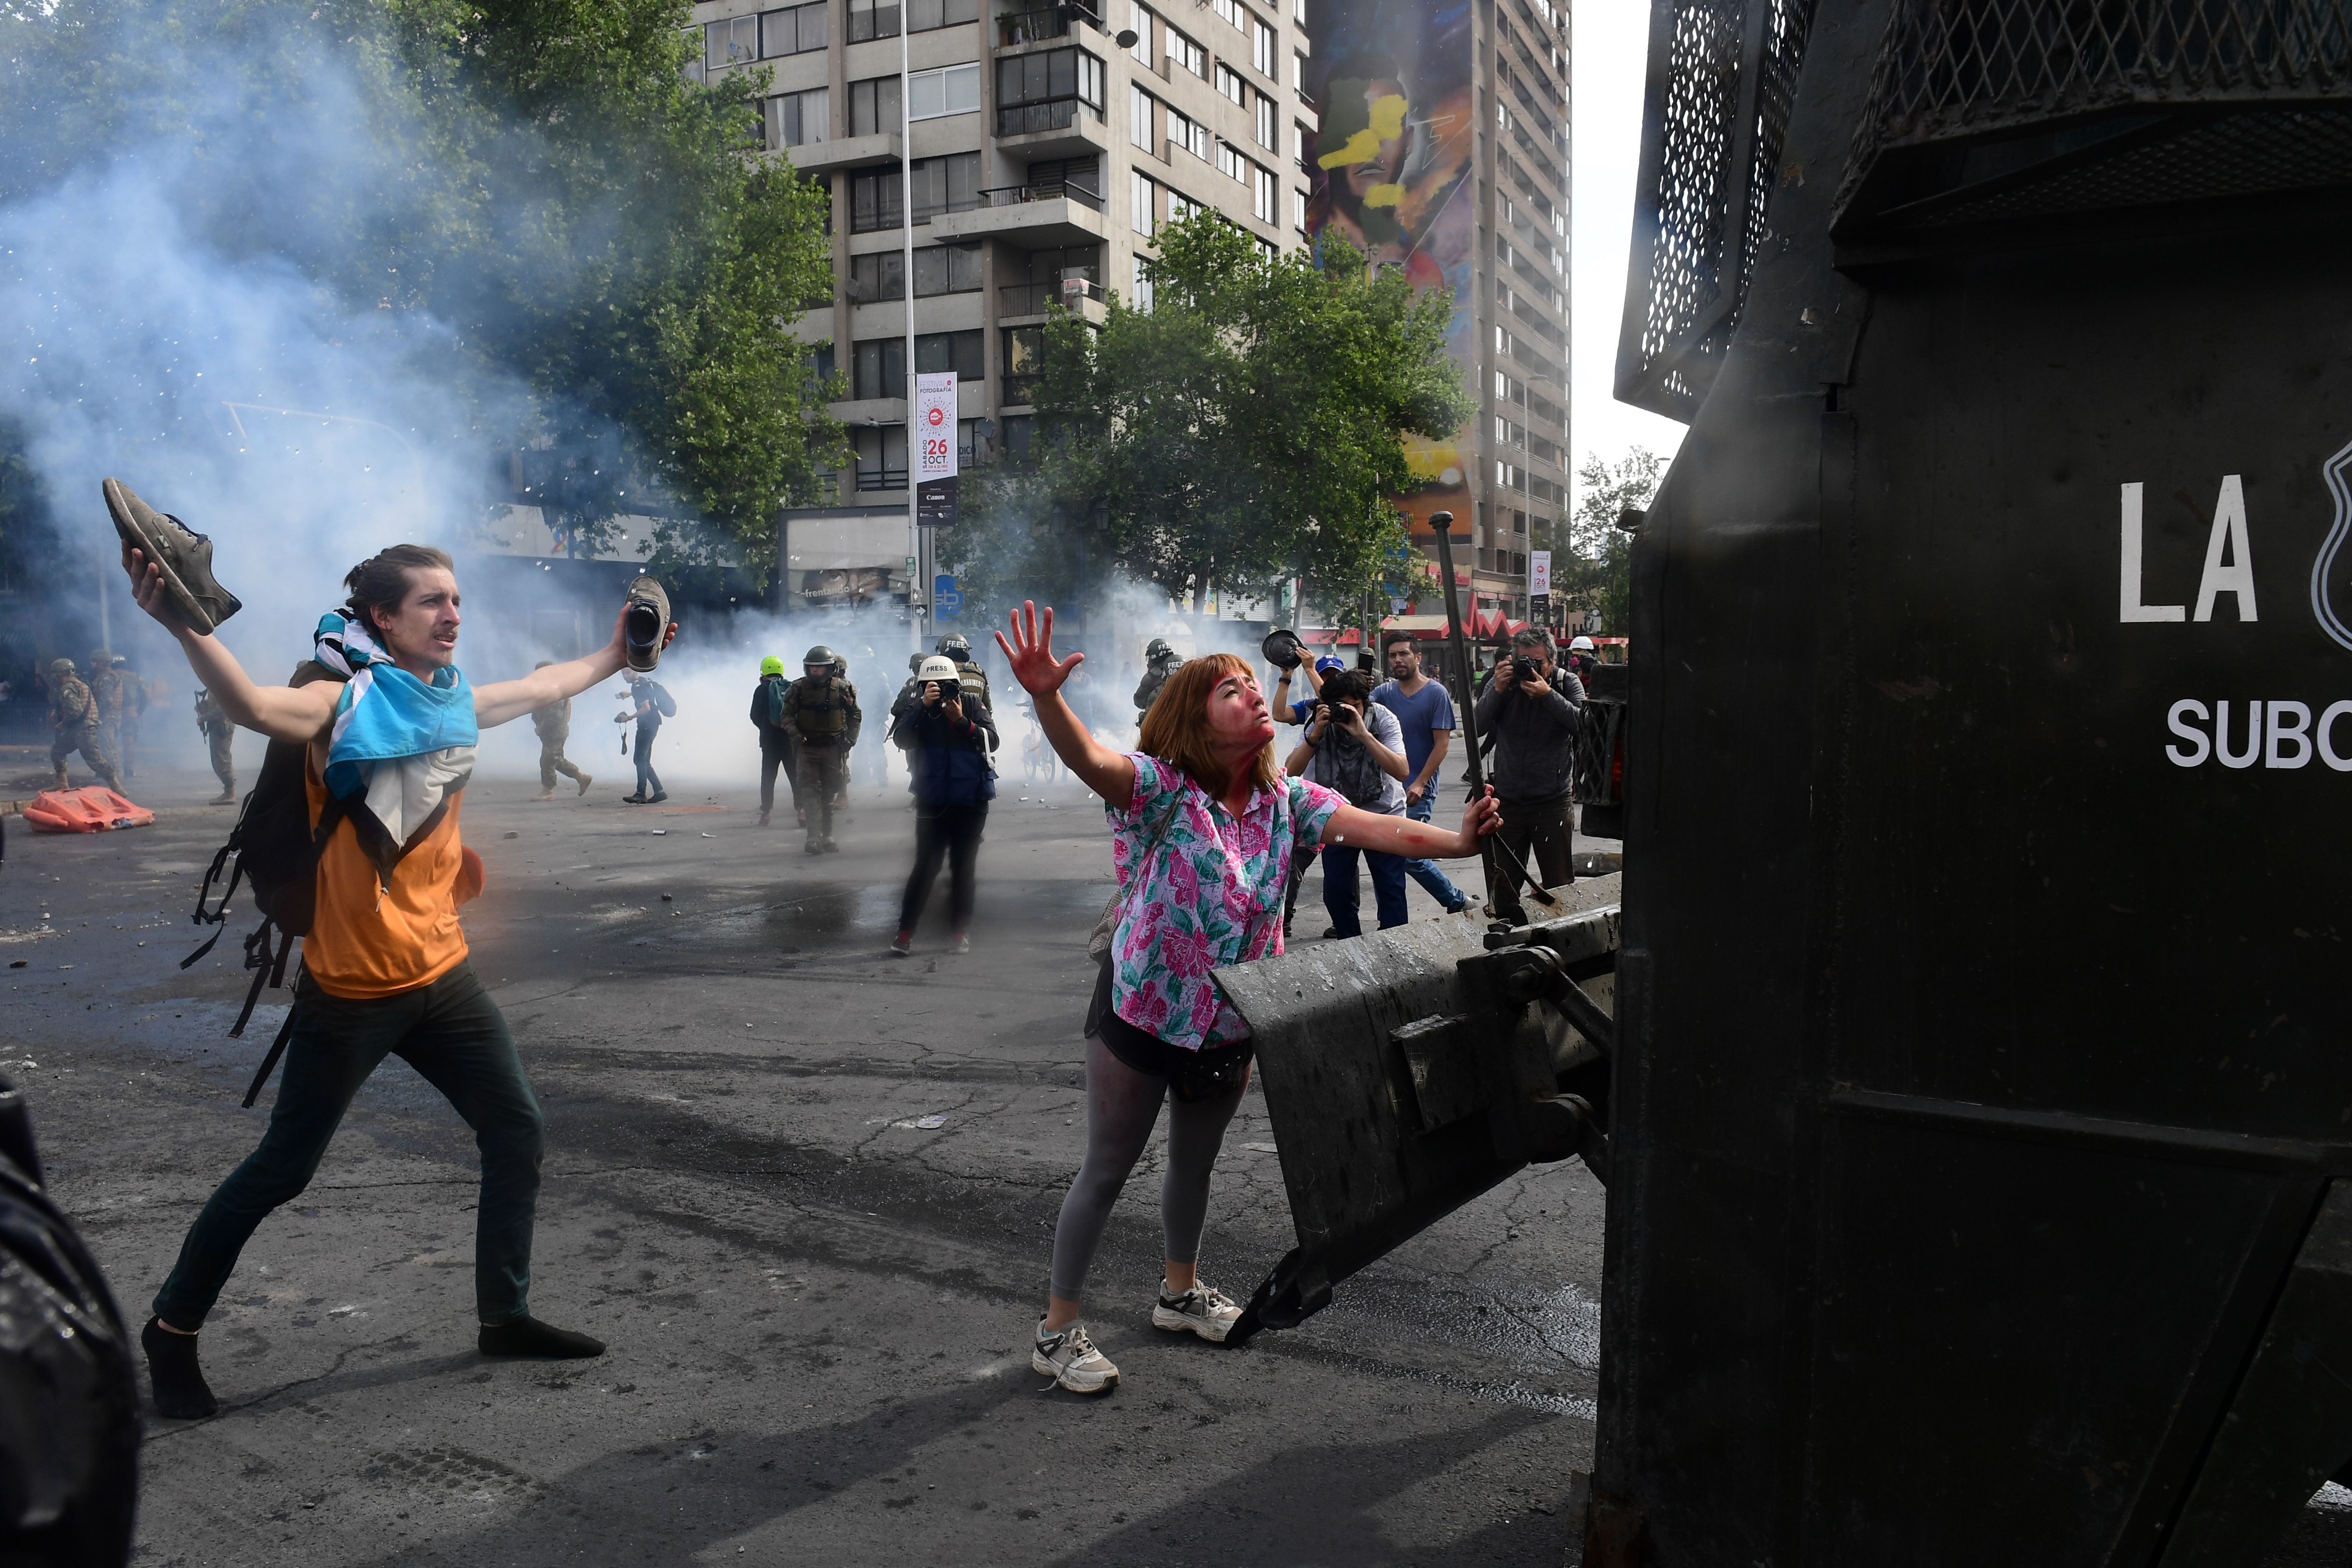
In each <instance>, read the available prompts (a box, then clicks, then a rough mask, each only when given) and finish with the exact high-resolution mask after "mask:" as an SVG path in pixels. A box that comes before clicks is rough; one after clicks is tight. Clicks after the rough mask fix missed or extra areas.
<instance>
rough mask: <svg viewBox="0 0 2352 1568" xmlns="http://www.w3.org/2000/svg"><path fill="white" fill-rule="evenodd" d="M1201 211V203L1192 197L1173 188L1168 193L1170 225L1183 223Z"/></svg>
mask: <svg viewBox="0 0 2352 1568" xmlns="http://www.w3.org/2000/svg"><path fill="white" fill-rule="evenodd" d="M1200 210H1201V204H1200V203H1199V202H1196V201H1194V200H1193V199H1192V197H1190V196H1188V195H1185V194H1184V193H1183V192H1181V191H1179V190H1176V189H1173V188H1172V187H1171V189H1170V191H1169V193H1168V221H1169V222H1170V223H1181V222H1182V221H1183V220H1184V219H1186V218H1188V217H1191V216H1192V215H1193V214H1194V213H1197V212H1199V211H1200Z"/></svg>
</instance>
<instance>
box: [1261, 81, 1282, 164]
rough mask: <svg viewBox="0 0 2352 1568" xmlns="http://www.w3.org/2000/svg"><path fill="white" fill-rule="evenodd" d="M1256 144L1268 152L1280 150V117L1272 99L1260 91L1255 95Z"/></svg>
mask: <svg viewBox="0 0 2352 1568" xmlns="http://www.w3.org/2000/svg"><path fill="white" fill-rule="evenodd" d="M1257 144H1258V145H1259V146H1261V147H1263V148H1265V150H1266V151H1267V152H1269V153H1279V152H1281V151H1282V117H1281V115H1279V114H1277V113H1276V112H1275V107H1274V100H1272V99H1270V98H1268V97H1266V95H1265V94H1264V93H1262V92H1261V93H1259V94H1258V95H1257Z"/></svg>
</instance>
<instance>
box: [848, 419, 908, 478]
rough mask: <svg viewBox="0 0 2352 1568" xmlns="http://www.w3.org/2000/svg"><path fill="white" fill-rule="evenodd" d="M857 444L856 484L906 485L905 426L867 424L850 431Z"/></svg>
mask: <svg viewBox="0 0 2352 1568" xmlns="http://www.w3.org/2000/svg"><path fill="white" fill-rule="evenodd" d="M853 439H854V440H855V442H856V447H857V488H858V489H861V490H903V489H906V488H907V427H906V426H904V425H883V426H873V425H867V426H860V427H859V428H858V429H857V430H856V432H854V434H853Z"/></svg>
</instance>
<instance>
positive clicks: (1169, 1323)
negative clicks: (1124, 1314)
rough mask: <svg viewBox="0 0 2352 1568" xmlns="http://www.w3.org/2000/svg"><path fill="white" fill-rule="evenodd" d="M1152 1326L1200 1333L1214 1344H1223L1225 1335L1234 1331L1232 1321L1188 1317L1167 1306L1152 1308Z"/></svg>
mask: <svg viewBox="0 0 2352 1568" xmlns="http://www.w3.org/2000/svg"><path fill="white" fill-rule="evenodd" d="M1151 1326H1152V1327H1153V1328H1155V1329H1165V1330H1167V1331H1169V1332H1170V1333H1171V1334H1198V1335H1200V1336H1201V1337H1202V1339H1204V1340H1206V1341H1208V1342H1210V1343H1211V1344H1213V1345H1221V1344H1223V1343H1224V1342H1225V1335H1226V1334H1228V1333H1230V1332H1232V1331H1233V1324H1231V1323H1206V1322H1202V1321H1201V1320H1200V1319H1198V1318H1188V1317H1186V1316H1185V1315H1184V1314H1183V1313H1181V1312H1178V1311H1172V1310H1170V1309H1168V1308H1166V1307H1154V1308H1152V1309H1151Z"/></svg>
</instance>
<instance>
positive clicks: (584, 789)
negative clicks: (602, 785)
mask: <svg viewBox="0 0 2352 1568" xmlns="http://www.w3.org/2000/svg"><path fill="white" fill-rule="evenodd" d="M595 782H596V781H595V780H594V779H592V778H590V777H589V776H588V775H587V774H586V773H582V774H581V775H580V793H581V794H582V795H586V794H587V793H588V786H589V785H590V784H594V783H595Z"/></svg>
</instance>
